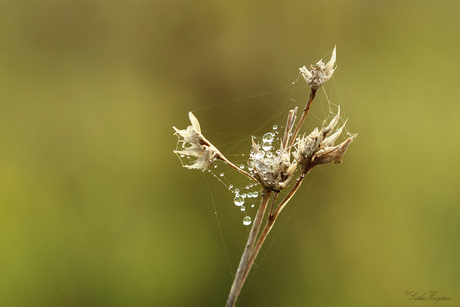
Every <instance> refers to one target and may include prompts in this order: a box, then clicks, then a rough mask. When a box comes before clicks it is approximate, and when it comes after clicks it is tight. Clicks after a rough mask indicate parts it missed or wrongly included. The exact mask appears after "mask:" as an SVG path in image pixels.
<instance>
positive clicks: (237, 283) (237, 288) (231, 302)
mask: <svg viewBox="0 0 460 307" xmlns="http://www.w3.org/2000/svg"><path fill="white" fill-rule="evenodd" d="M271 194H272V192H271V191H266V190H264V191H263V192H262V200H261V202H260V206H259V210H258V211H257V214H256V217H255V219H254V224H253V225H252V228H251V231H250V233H249V238H248V241H247V242H246V248H245V249H244V252H243V255H242V256H241V260H240V265H239V266H238V270H237V271H236V275H235V279H234V280H233V284H232V288H231V289H230V294H229V296H228V300H227V305H226V307H233V306H235V303H236V299H237V298H238V295H239V294H240V292H241V288H242V287H243V283H244V280H245V276H246V272H247V271H248V260H249V257H250V255H251V252H252V250H253V248H254V244H255V241H256V239H257V234H258V233H259V230H260V226H261V225H262V220H263V217H264V214H265V210H266V209H267V204H268V201H269V200H270V196H271Z"/></svg>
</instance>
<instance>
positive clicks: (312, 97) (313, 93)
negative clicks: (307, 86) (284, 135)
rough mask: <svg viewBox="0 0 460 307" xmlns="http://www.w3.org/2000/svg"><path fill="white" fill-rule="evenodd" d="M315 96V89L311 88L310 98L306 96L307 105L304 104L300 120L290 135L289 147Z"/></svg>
mask: <svg viewBox="0 0 460 307" xmlns="http://www.w3.org/2000/svg"><path fill="white" fill-rule="evenodd" d="M315 96H316V90H314V89H312V90H311V92H310V98H308V102H307V105H306V106H305V109H303V113H302V117H301V118H300V121H299V123H298V124H297V127H296V128H295V131H294V134H293V135H292V138H291V141H290V142H289V147H291V146H292V144H294V142H295V139H296V137H297V134H298V133H299V130H300V127H302V124H303V122H304V121H305V118H306V117H307V114H308V111H309V110H310V107H311V103H312V102H313V99H315Z"/></svg>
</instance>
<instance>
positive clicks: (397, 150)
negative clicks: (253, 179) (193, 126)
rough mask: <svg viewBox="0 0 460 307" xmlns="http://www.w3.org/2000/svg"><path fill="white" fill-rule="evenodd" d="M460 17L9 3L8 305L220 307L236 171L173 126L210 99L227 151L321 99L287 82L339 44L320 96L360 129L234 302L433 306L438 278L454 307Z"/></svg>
mask: <svg viewBox="0 0 460 307" xmlns="http://www.w3.org/2000/svg"><path fill="white" fill-rule="evenodd" d="M459 13H460V2H458V1H455V0H450V1H449V0H440V1H434V0H428V1H396V0H390V1H364V0H350V1H207V0H204V1H184V0H172V1H100V0H99V1H2V2H1V3H0V46H1V47H0V305H1V306H224V304H225V301H226V299H227V295H228V291H229V289H230V285H231V282H232V272H233V273H234V272H235V270H236V267H237V264H238V261H239V257H240V254H241V252H242V249H243V245H244V242H245V240H246V237H247V233H248V228H247V227H245V226H243V225H242V223H241V220H242V216H243V215H242V213H241V212H238V211H237V210H236V209H235V206H234V205H233V204H232V194H231V193H229V191H228V190H227V189H226V187H225V186H224V185H222V184H220V183H219V182H218V180H217V179H215V178H214V177H213V176H211V175H210V174H202V173H201V172H200V171H189V170H186V169H184V168H182V167H181V163H180V161H179V159H178V158H177V157H176V156H175V155H174V154H173V153H172V151H173V150H174V149H175V147H176V142H177V138H176V137H175V136H173V130H172V126H173V125H174V126H176V127H178V128H185V127H186V126H187V125H188V118H187V113H188V111H189V110H196V111H195V115H197V116H198V118H199V119H200V121H201V125H202V127H203V129H204V131H205V133H206V132H208V133H210V135H209V138H210V139H211V140H216V142H217V145H219V144H222V145H225V144H228V142H230V141H227V140H225V137H229V138H231V137H233V136H241V135H243V136H245V137H248V136H249V135H250V134H251V133H253V131H258V130H257V129H260V128H261V127H263V125H264V124H266V123H267V121H266V120H267V119H271V118H273V117H272V115H273V114H278V113H277V112H280V110H283V109H282V107H280V106H281V105H283V104H284V103H285V102H286V101H289V99H290V98H294V99H297V100H298V101H299V103H301V102H302V99H305V98H306V96H307V95H308V91H307V89H305V86H304V85H303V84H301V82H297V83H296V84H295V85H294V86H293V88H294V90H293V92H295V95H296V96H295V97H290V92H291V89H288V90H281V91H279V89H283V88H284V87H285V86H288V85H290V84H291V82H292V81H295V80H296V79H297V77H298V68H299V67H300V66H302V65H305V64H309V63H315V62H316V61H318V60H319V59H321V58H324V59H325V60H328V59H329V56H330V51H331V50H332V48H333V46H334V45H335V44H337V52H338V55H337V58H338V60H337V63H338V69H337V74H336V76H335V77H334V78H333V79H332V80H331V81H330V85H329V84H328V86H327V87H326V88H325V89H326V92H327V93H331V91H332V94H331V96H330V99H331V100H332V102H334V103H340V104H341V105H342V106H343V108H344V110H346V116H347V117H348V118H349V122H348V126H347V127H348V130H349V131H351V132H358V133H359V136H358V138H357V139H356V141H355V142H354V143H353V144H352V145H351V146H350V148H349V150H348V152H347V154H346V156H345V158H344V163H342V164H340V165H326V166H324V167H322V168H321V169H320V171H317V172H314V173H313V174H312V177H311V178H312V179H311V180H310V181H309V182H308V183H307V184H305V187H304V190H303V191H307V192H306V193H304V192H302V193H304V194H302V195H299V197H297V196H296V198H295V199H294V200H293V202H292V206H288V208H287V209H286V211H285V212H284V211H283V214H282V218H281V221H280V223H279V225H276V226H277V227H275V230H274V232H273V234H271V237H270V238H269V240H268V242H267V246H266V247H264V249H263V250H262V252H261V257H260V259H258V261H257V267H256V268H255V269H254V270H253V271H252V272H251V276H250V278H249V280H248V283H247V284H246V285H245V288H244V290H243V293H242V295H241V296H240V298H239V300H238V303H237V305H238V306H241V307H242V306H409V305H411V304H412V305H414V304H420V306H421V305H424V304H435V302H434V301H432V302H428V301H427V300H428V299H429V293H428V292H429V291H438V293H437V294H436V295H435V296H436V297H443V296H444V297H448V298H450V300H449V301H442V302H439V303H438V304H439V305H449V306H454V305H457V304H458V302H459V300H460V297H459V294H460V292H459V290H460V265H459V262H458V260H459V259H460V249H459V246H460V244H459V241H460V223H459V222H460V209H459V202H460V191H459V175H458V174H459V171H460V160H459V159H458V156H459V154H460V145H459V140H458V138H459V134H458V132H459V129H460V121H459V114H460V107H459V98H458V84H457V83H458V81H459V77H458V72H459V69H460V61H459V59H458V57H459V54H460V41H459V39H458V35H459V33H460V19H459V18H458V16H459ZM334 89H335V91H334ZM337 90H338V91H339V92H337ZM272 91H274V94H273V95H272V94H269V92H272ZM302 91H303V92H302ZM261 93H262V94H263V95H259V94H261ZM302 93H303V94H304V95H305V96H302ZM253 95H256V96H253ZM257 95H259V96H257ZM319 96H320V97H319V98H318V101H319V103H318V105H315V106H314V108H319V106H320V104H321V101H322V103H323V104H324V101H326V100H325V98H324V93H320V95H319ZM251 97H253V98H251ZM302 97H303V98H302ZM321 97H322V98H321ZM248 98H250V99H248ZM337 99H339V100H340V101H335V100H337ZM255 110H256V111H257V112H255ZM318 110H319V109H317V110H316V111H315V109H313V112H316V114H319V115H321V112H319V111H318ZM284 111H285V110H283V112H284ZM283 114H284V113H283ZM283 116H284V115H283ZM279 118H282V116H279ZM268 124H270V125H271V124H273V122H268ZM278 124H281V125H282V124H283V123H282V122H279V123H278ZM230 130H231V131H232V134H231V135H230V134H225V132H228V131H230ZM261 132H262V131H261ZM219 133H223V134H220V137H219ZM222 136H223V137H224V139H222ZM240 144H242V145H243V146H249V145H248V144H249V143H247V144H246V143H244V142H242V143H240ZM228 147H230V148H228V149H229V150H230V153H229V154H230V156H232V154H236V152H232V150H233V149H232V148H233V147H232V146H228ZM235 150H236V149H235ZM240 153H241V152H240ZM313 178H314V179H313ZM244 184H245V183H244ZM216 210H217V212H218V215H217V216H218V219H216V214H215V213H214V212H215V211H216ZM252 212H253V211H252ZM406 291H418V295H419V296H422V295H423V293H426V294H425V296H424V298H425V302H423V301H420V302H415V301H410V300H409V298H410V297H409V296H407V295H406V294H405V293H406ZM412 305H411V306H412Z"/></svg>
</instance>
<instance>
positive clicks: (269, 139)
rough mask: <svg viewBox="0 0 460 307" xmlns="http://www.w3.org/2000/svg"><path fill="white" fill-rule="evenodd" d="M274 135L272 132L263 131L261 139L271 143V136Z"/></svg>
mask: <svg viewBox="0 0 460 307" xmlns="http://www.w3.org/2000/svg"><path fill="white" fill-rule="evenodd" d="M274 137H275V135H274V134H273V133H271V132H267V133H265V134H264V136H263V137H262V140H263V141H264V142H269V143H271V142H273V138H274Z"/></svg>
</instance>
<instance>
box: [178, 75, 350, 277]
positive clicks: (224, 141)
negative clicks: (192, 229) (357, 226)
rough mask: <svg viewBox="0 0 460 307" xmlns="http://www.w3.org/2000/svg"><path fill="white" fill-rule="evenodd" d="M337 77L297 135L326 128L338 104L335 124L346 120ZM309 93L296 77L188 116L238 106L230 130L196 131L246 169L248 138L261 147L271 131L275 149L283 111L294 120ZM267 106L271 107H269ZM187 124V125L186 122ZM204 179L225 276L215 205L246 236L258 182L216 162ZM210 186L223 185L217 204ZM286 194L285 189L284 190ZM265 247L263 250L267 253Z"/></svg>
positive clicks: (326, 86) (222, 232)
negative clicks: (229, 213) (230, 212)
mask: <svg viewBox="0 0 460 307" xmlns="http://www.w3.org/2000/svg"><path fill="white" fill-rule="evenodd" d="M338 79H339V78H338V74H337V71H336V72H334V76H333V77H332V78H331V80H329V81H328V82H327V83H326V84H324V85H323V86H322V87H321V88H320V89H319V90H318V92H317V94H316V97H315V100H314V102H313V105H312V108H311V109H310V111H309V113H308V116H307V119H306V121H305V122H304V124H303V127H302V129H301V130H300V133H299V135H298V137H299V136H301V135H303V134H304V133H306V134H309V133H310V132H311V131H312V130H313V129H314V128H315V127H318V128H319V129H321V128H322V127H323V126H325V125H327V123H329V121H330V120H331V119H332V118H333V117H334V116H335V115H336V114H337V111H338V108H339V106H340V122H339V125H338V126H341V125H342V124H343V123H344V122H345V120H346V119H347V116H346V112H345V108H344V106H343V103H342V100H341V90H340V86H339V82H338ZM309 94H310V88H309V87H308V86H307V84H306V83H305V81H304V80H303V78H302V77H301V76H300V74H299V77H298V78H297V79H296V80H295V81H293V82H291V83H290V84H288V85H286V86H284V87H281V88H279V89H276V90H272V91H268V92H263V93H258V94H255V95H251V96H247V97H244V98H240V99H236V100H232V101H225V102H220V103H217V104H214V105H211V106H207V107H203V108H199V109H195V110H192V112H193V114H195V116H196V117H197V118H198V119H199V120H200V114H203V113H206V112H209V111H215V112H213V113H215V114H222V109H224V110H225V108H227V107H228V106H229V105H230V106H233V107H235V106H236V107H238V108H239V107H241V110H242V111H241V115H240V116H239V118H238V120H237V121H235V123H234V124H233V125H232V126H231V127H224V126H218V127H207V126H203V124H202V127H201V128H202V133H203V135H204V136H205V137H206V138H207V139H208V140H209V141H210V142H211V143H212V144H213V145H214V146H216V147H217V148H218V149H219V150H220V151H221V152H222V153H223V154H224V155H225V156H226V157H227V158H228V159H229V160H230V161H232V162H233V163H234V164H235V165H237V166H239V167H240V168H241V169H243V170H245V171H248V163H247V162H248V159H249V155H250V150H251V142H252V141H251V139H252V138H253V139H254V141H255V142H256V143H257V144H259V145H260V146H262V144H263V143H264V141H263V137H264V135H266V134H267V133H272V134H273V136H274V137H273V143H272V145H273V148H279V143H280V139H281V138H282V136H283V133H284V126H285V124H286V118H287V114H288V111H289V110H291V109H294V108H295V107H297V108H298V111H297V121H296V122H298V120H299V118H300V116H301V114H302V110H303V109H304V107H305V105H306V103H307V101H308V97H309ZM273 106H277V107H276V108H274V107H273ZM266 109H268V110H269V111H270V112H271V113H272V115H269V116H268V117H266V118H263V116H260V114H261V113H263V114H264V116H265V114H267V113H270V112H264V110H266ZM216 116H218V115H216ZM200 122H201V121H200ZM187 125H189V124H188V123H187ZM243 127H244V128H245V129H246V128H247V130H249V132H248V133H247V132H246V133H244V132H243V133H241V132H239V131H241V130H242V128H243ZM184 128H185V127H183V126H181V129H184ZM349 135H351V134H350V133H349V131H348V130H347V127H345V133H343V135H342V136H341V139H342V140H343V139H345V138H346V136H349ZM341 139H339V140H338V142H340V141H341ZM179 144H180V143H179V142H178V147H179ZM294 146H295V144H294ZM177 149H179V148H177ZM268 151H270V150H268ZM273 154H275V152H273ZM179 159H180V160H181V163H182V165H190V164H193V162H191V161H189V159H188V158H187V157H186V156H185V157H184V156H179ZM204 177H205V180H206V185H207V187H208V190H209V193H210V201H211V202H212V206H213V210H214V213H215V216H216V221H217V225H218V229H219V232H220V236H221V239H222V243H223V248H224V251H225V255H226V257H227V261H228V264H229V268H230V272H231V274H232V275H234V273H233V269H232V264H231V260H230V257H229V253H228V250H227V245H228V244H227V243H226V239H225V237H226V236H227V235H228V233H227V230H226V229H225V230H224V229H223V226H222V222H221V220H222V219H221V217H220V214H219V211H220V210H222V207H221V206H225V207H226V208H228V207H231V208H232V209H233V211H234V216H232V217H231V219H232V221H233V222H235V223H236V224H237V225H234V227H239V225H241V227H245V228H246V230H247V233H249V230H250V227H251V223H250V222H249V221H250V220H252V219H253V217H254V216H255V212H256V211H257V208H258V204H259V202H260V195H261V191H262V188H261V186H260V185H259V184H257V183H255V182H253V181H250V180H249V179H248V178H246V177H244V176H242V175H241V174H240V173H238V172H237V171H236V170H234V169H232V168H230V167H229V166H227V165H226V164H225V163H223V162H221V161H216V162H215V163H214V165H212V166H211V167H210V168H209V169H208V170H206V171H205V174H204ZM313 180H314V177H313V178H311V179H310V183H307V184H306V185H307V187H304V188H303V189H301V190H300V191H299V193H298V194H300V195H299V197H297V198H295V199H294V201H293V202H294V203H293V204H291V207H293V210H292V211H291V212H290V214H289V216H288V217H287V219H286V220H285V221H284V224H282V225H280V226H279V227H276V228H278V231H277V234H275V236H274V239H276V237H277V236H278V235H279V233H280V232H281V230H282V229H283V227H284V225H285V223H286V222H287V220H289V218H290V217H291V216H292V214H293V212H294V211H295V208H296V207H297V205H298V204H299V203H301V202H302V199H303V198H304V196H305V195H306V192H307V190H308V187H309V185H311V183H312V182H313ZM212 182H218V184H219V185H221V187H223V190H227V191H226V192H223V195H226V196H223V197H224V200H223V201H221V196H220V195H221V191H222V189H221V191H219V192H216V190H217V189H216V188H215V187H211V185H212ZM286 190H289V188H288V189H286ZM225 193H226V194H225ZM281 196H282V195H281ZM218 204H219V205H218ZM226 212H227V211H226ZM230 231H231V230H230ZM243 239H244V238H243ZM273 242H274V241H272V242H271V244H273ZM271 244H270V246H271ZM270 246H269V247H268V249H270ZM268 249H267V250H266V252H267V251H268ZM261 256H262V257H260V258H262V259H261V260H259V263H260V262H261V261H262V260H263V257H264V256H263V255H261ZM238 260H239V259H238ZM249 281H250V280H248V282H249Z"/></svg>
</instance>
